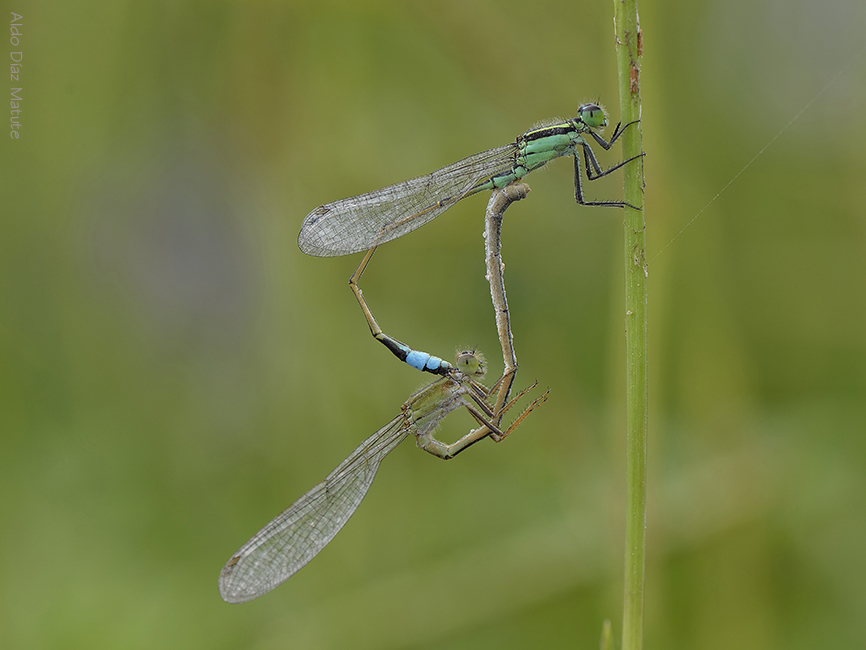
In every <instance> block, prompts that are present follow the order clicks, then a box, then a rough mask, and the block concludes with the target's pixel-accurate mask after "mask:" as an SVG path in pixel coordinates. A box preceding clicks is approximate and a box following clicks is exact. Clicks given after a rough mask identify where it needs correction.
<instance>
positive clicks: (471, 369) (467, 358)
mask: <svg viewBox="0 0 866 650" xmlns="http://www.w3.org/2000/svg"><path fill="white" fill-rule="evenodd" d="M457 369H458V370H459V371H460V372H462V373H463V374H464V375H469V376H470V377H475V378H478V379H481V378H482V377H484V375H485V374H486V373H487V359H485V358H484V355H483V354H481V353H480V352H479V351H478V350H463V351H461V352H458V353H457Z"/></svg>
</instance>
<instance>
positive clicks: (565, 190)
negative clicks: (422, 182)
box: [0, 0, 866, 650]
mask: <svg viewBox="0 0 866 650" xmlns="http://www.w3.org/2000/svg"><path fill="white" fill-rule="evenodd" d="M4 6H5V8H6V10H7V11H6V13H5V14H4V15H6V16H9V15H10V13H9V12H11V11H15V12H16V13H19V14H22V15H23V21H21V22H23V33H24V36H23V38H22V41H21V44H20V46H17V47H16V46H12V45H11V44H7V45H6V46H5V48H4V49H5V50H8V51H10V52H11V51H22V52H23V53H24V59H23V72H22V76H21V81H20V83H17V84H16V83H12V84H11V85H12V86H20V87H22V88H23V96H24V112H23V113H22V115H21V122H22V123H23V127H22V129H21V134H22V137H21V139H20V140H18V141H13V140H11V139H8V138H7V134H5V133H4V134H3V141H4V142H3V145H2V147H0V156H2V160H0V169H2V171H0V177H2V183H0V197H2V201H0V205H2V209H0V213H2V236H0V646H2V647H3V648H4V649H17V648H67V649H69V648H88V649H91V650H92V649H99V648H154V647H160V648H185V649H196V648H208V649H212V648H220V649H221V648H225V649H230V648H304V649H305V648H310V649H318V648H349V647H351V648H355V649H356V650H361V649H364V648H376V649H387V648H416V649H427V648H447V649H455V650H456V649H464V648H473V649H480V648H496V649H497V650H505V649H507V648H540V647H545V648H566V647H568V648H572V647H586V648H592V647H596V644H597V639H598V637H599V634H600V630H601V624H602V620H603V619H605V618H611V619H612V621H613V623H614V629H615V630H617V638H618V637H619V632H618V630H619V626H620V624H621V599H622V578H623V577H622V554H623V546H622V544H623V541H622V540H623V520H624V513H623V502H624V463H625V459H624V440H623V429H624V418H623V410H624V409H623V393H624V380H623V363H624V361H623V357H624V355H623V345H624V342H623V295H622V291H623V290H622V286H623V281H622V270H621V269H622V266H623V259H622V258H623V250H622V225H621V215H620V214H618V213H617V212H616V211H610V212H607V211H605V210H593V209H588V208H581V207H578V206H576V205H575V204H574V201H573V192H572V180H571V164H570V163H569V162H567V161H557V162H555V163H554V164H551V165H550V166H549V168H548V169H547V170H546V171H544V172H539V173H536V174H533V175H532V176H530V177H529V179H528V182H529V184H530V185H531V187H532V189H533V192H532V195H531V197H530V198H529V199H528V200H527V201H523V202H521V203H520V204H517V205H515V206H513V207H512V208H511V210H509V212H508V213H507V216H506V223H505V228H504V249H503V256H504V259H505V261H506V264H507V268H506V285H507V289H508V297H509V302H510V307H511V311H512V317H513V329H514V333H515V337H516V346H517V353H518V358H519V360H520V364H521V370H520V375H519V379H518V384H519V385H526V384H528V383H529V382H531V381H532V380H535V379H537V380H538V381H539V382H540V384H541V385H542V386H546V387H550V389H551V398H550V400H549V402H548V403H547V404H546V405H545V406H544V408H542V409H540V410H539V411H537V412H536V413H534V414H533V415H532V417H531V418H529V419H528V420H527V421H526V422H525V424H524V425H523V426H522V427H521V429H520V430H518V431H517V433H515V434H514V435H513V436H512V437H511V438H510V439H509V440H508V441H507V443H506V444H502V445H494V444H493V443H487V442H485V443H483V444H480V445H477V446H475V447H473V448H472V450H470V451H468V452H467V453H465V454H464V455H462V456H461V457H460V458H459V459H457V460H455V461H453V462H450V463H442V462H440V461H439V460H437V459H435V458H433V457H431V456H429V455H427V454H424V453H422V452H420V451H418V450H417V449H415V448H414V447H413V446H412V444H411V443H407V444H405V445H404V446H403V447H401V448H399V449H398V450H397V451H395V452H394V454H393V455H392V457H391V458H389V459H388V460H387V461H386V462H385V463H384V465H383V467H382V470H381V472H380V475H379V477H378V478H377V480H376V483H375V484H374V486H373V488H372V490H371V492H370V494H369V496H368V498H367V499H366V501H365V502H364V503H363V504H362V506H361V508H360V509H359V512H358V514H357V516H356V517H355V518H353V519H352V521H350V523H349V524H348V525H347V527H346V528H345V529H344V530H343V532H341V533H340V535H339V536H338V537H337V538H336V540H335V541H334V542H333V543H332V544H331V545H330V546H329V547H328V548H326V549H325V550H324V551H323V552H322V554H321V555H320V556H319V557H318V558H316V560H315V561H314V562H313V563H311V564H310V565H309V566H308V567H306V568H305V569H304V570H302V571H301V572H300V573H299V574H297V575H296V576H295V577H293V578H292V580H291V581H289V582H288V583H287V584H285V585H283V586H282V587H280V588H279V589H278V590H276V591H275V592H273V593H271V594H269V595H267V596H266V597H264V598H262V599H260V600H258V601H254V602H252V603H248V604H245V605H239V606H230V605H227V604H225V603H223V602H222V601H221V600H220V598H219V595H218V592H217V576H218V574H219V571H220V568H221V567H222V565H223V564H224V563H225V561H226V560H227V559H228V558H229V557H230V555H231V554H232V553H233V552H234V551H235V550H236V549H237V548H238V547H239V546H240V545H241V544H242V543H243V542H245V541H246V540H247V539H248V538H249V537H250V536H251V535H252V534H253V533H254V532H255V531H256V530H258V528H259V527H260V526H262V525H263V524H264V523H266V522H267V521H268V520H270V519H271V518H272V517H273V516H275V515H276V514H277V513H278V512H280V511H281V510H282V509H283V508H285V507H286V506H288V505H289V504H290V503H291V502H292V501H293V500H294V499H295V498H297V497H298V496H299V495H300V494H302V493H303V492H304V491H305V490H307V489H308V488H309V487H311V486H312V485H313V484H315V483H316V482H318V481H319V480H321V479H322V478H323V477H324V476H325V474H327V473H328V472H329V471H330V470H331V469H332V468H333V467H334V466H336V464H337V463H338V462H339V461H340V460H342V459H343V458H344V457H345V455H347V454H348V453H349V451H351V450H352V449H353V448H354V447H355V445H356V444H357V443H358V442H359V441H360V440H362V439H363V438H364V437H366V436H367V435H369V434H370V433H372V432H373V431H375V430H376V429H377V428H378V427H379V426H381V425H382V424H384V423H385V422H387V421H388V420H390V419H391V418H392V417H393V416H394V415H396V413H397V412H398V409H399V406H400V404H402V402H403V401H404V400H405V399H406V398H407V397H408V396H409V394H410V393H411V392H413V391H414V390H416V389H417V388H418V387H420V386H421V385H423V384H424V383H425V381H426V379H425V377H423V376H421V375H420V374H418V373H417V372H415V371H414V370H412V369H410V368H407V367H405V366H403V365H402V364H399V363H398V362H397V361H396V360H394V359H393V358H392V357H391V355H389V354H388V353H387V352H386V351H385V350H384V349H383V348H382V347H381V346H380V345H378V344H377V343H375V342H374V341H373V340H372V339H371V338H370V335H369V332H368V330H367V327H366V325H365V323H364V320H363V318H362V315H361V313H360V311H359V310H358V307H357V305H356V303H355V300H354V298H353V297H352V294H351V292H350V290H349V288H348V286H347V282H346V281H347V279H348V277H349V275H350V273H351V272H352V270H353V269H354V268H355V265H356V264H357V262H358V259H357V257H358V256H354V257H347V258H334V259H315V258H308V257H305V256H304V255H303V254H301V253H300V251H299V250H298V249H297V246H296V243H295V242H296V237H297V232H298V229H299V227H300V223H301V221H302V219H303V217H304V216H305V215H306V214H307V213H308V212H309V211H310V210H311V209H312V208H314V207H316V206H317V205H319V204H321V203H324V202H327V201H331V200H334V199H337V198H340V197H343V196H348V195H351V194H356V193H360V192H364V191H368V190H371V189H374V188H377V187H380V186H383V185H387V184H389V183H392V182H397V181H399V180H403V179H404V178H407V177H410V176H414V175H417V174H422V173H426V172H429V171H432V170H433V169H436V168H438V167H440V166H442V165H445V164H447V163H450V162H453V161H455V160H457V159H459V158H461V157H463V156H465V155H468V154H471V153H475V152H477V151H481V150H483V149H487V148H490V147H494V146H498V145H501V144H504V143H506V142H509V141H511V140H512V139H513V138H514V137H515V136H516V135H517V134H519V133H521V132H523V131H524V130H526V129H527V128H529V127H530V126H531V125H532V124H533V123H534V122H536V121H538V120H542V119H545V118H550V117H554V116H571V115H573V114H574V111H575V109H576V107H577V105H578V104H579V103H581V102H584V101H587V100H596V99H600V100H601V101H602V102H603V103H605V104H606V105H607V107H608V109H609V112H610V113H611V114H612V117H613V120H614V121H616V117H617V114H618V111H617V104H618V100H617V97H616V88H617V83H616V70H615V54H614V49H613V44H612V38H613V29H612V7H611V3H610V2H577V3H566V2H536V3H531V4H528V3H521V2H463V1H460V2H458V1H449V2H423V3H419V2H292V1H289V2H250V3H241V2H188V1H187V2H164V3H134V2H86V1H82V2H76V3H49V2H34V1H32V0H27V1H22V2H19V3H4ZM641 10H642V11H641V19H642V27H643V30H644V46H645V57H644V63H643V74H642V87H643V98H644V110H643V117H644V121H643V127H644V146H645V149H646V151H647V153H648V155H647V158H646V181H647V188H646V206H647V220H648V223H649V229H648V241H649V250H648V253H649V256H650V258H652V262H651V264H650V266H649V282H650V284H649V288H650V295H649V299H650V304H649V314H650V337H651V338H650V356H649V363H650V366H649V368H650V379H651V386H650V397H651V410H650V436H651V437H650V474H649V477H650V478H649V495H650V514H649V557H648V570H647V573H648V593H647V601H646V647H648V648H667V649H669V650H670V649H676V648H683V649H685V648H689V649H693V648H706V649H714V648H719V649H722V648H725V649H727V648H739V649H741V650H745V649H751V648H761V649H768V648H769V649H772V648H785V649H786V650H791V649H797V648H803V649H806V648H810V649H811V648H816V647H820V648H853V647H863V646H864V645H866V616H864V612H866V596H864V593H866V592H864V590H863V588H862V585H863V582H864V578H866V554H864V553H863V547H864V534H866V525H864V524H866V513H864V499H866V439H864V438H866V437H864V433H866V426H864V422H866V327H864V324H866V281H864V258H866V253H864V251H866V199H864V191H863V187H864V185H863V178H864V176H866V155H864V144H866V126H864V121H863V119H862V116H863V114H864V109H866V50H864V47H863V45H862V32H863V28H864V25H866V6H864V4H863V3H862V2H860V1H859V0H821V1H820V2H819V1H818V0H793V1H792V0H757V1H754V0H752V1H746V0H702V1H700V2H689V1H686V0H674V1H671V2H666V3H662V4H656V3H648V2H647V3H643V6H642V7H641ZM4 56H6V57H8V56H9V55H8V54H6V53H4ZM795 117H797V118H798V119H796V121H794V122H793V123H790V122H791V120H792V119H793V118H795ZM786 126H787V128H785V127H786ZM776 136H778V137H776ZM774 138H775V139H774ZM770 142H772V144H771V146H769V147H768V148H766V151H765V152H764V153H763V155H761V156H760V157H759V158H757V159H756V160H754V162H753V163H752V164H751V165H750V166H749V167H748V168H746V169H745V170H744V169H743V168H744V166H745V165H746V164H747V163H749V162H750V161H751V160H752V159H753V157H754V156H755V155H756V154H757V153H758V152H759V151H761V150H763V148H764V147H765V146H766V145H767V144H768V143H770ZM604 160H605V161H606V162H608V163H613V162H616V161H617V151H616V150H613V151H612V152H611V153H610V154H607V155H606V156H605V157H604ZM741 171H742V173H741V174H739V173H740V172H741ZM738 174H739V175H738ZM734 178H735V179H736V180H735V181H734V182H733V183H732V184H731V185H730V186H729V187H727V189H726V190H725V191H724V193H723V194H722V195H721V196H719V197H718V199H717V200H715V201H714V202H712V204H711V205H710V206H709V207H708V208H707V209H706V210H705V211H703V212H701V213H700V216H699V218H697V219H696V220H695V221H694V222H691V221H690V220H691V219H692V217H694V216H695V215H696V214H698V213H699V212H700V211H701V210H702V209H703V208H704V207H705V206H706V205H707V203H709V202H710V200H711V199H712V198H713V197H714V196H715V195H716V194H717V193H718V192H719V191H720V190H721V189H722V188H724V187H726V184H727V183H728V182H729V181H731V180H732V179H734ZM620 182H621V181H620V178H619V177H617V178H612V179H610V180H609V181H600V182H598V183H593V184H592V186H591V187H590V188H588V191H589V193H590V196H591V197H593V198H614V197H617V196H619V195H620V191H621V188H620ZM484 206H485V199H484V198H481V197H474V198H472V199H469V200H466V201H464V202H462V203H461V204H460V205H458V206H457V207H455V208H453V209H452V210H451V211H450V212H448V213H447V214H446V215H445V216H443V217H441V218H440V219H438V220H437V221H436V222H434V223H432V224H430V225H428V226H425V227H424V228H422V229H421V230H419V231H416V232H415V233H413V234H411V235H409V236H407V237H405V238H403V239H401V240H399V241H397V242H394V243H392V244H388V245H387V246H385V247H383V248H382V249H381V250H380V251H379V252H378V254H377V256H376V258H375V259H374V260H373V264H372V265H371V267H370V269H369V271H368V273H367V275H366V276H365V278H364V280H365V281H364V283H363V286H364V288H365V295H366V296H367V298H368V299H369V301H370V304H371V306H372V308H373V310H374V312H375V313H376V315H377V317H378V319H379V322H380V323H381V324H382V325H383V327H384V328H385V330H386V331H387V332H389V333H391V334H392V335H394V336H396V337H398V338H400V339H402V340H404V341H406V342H408V343H410V344H412V345H414V346H416V347H420V348H422V349H425V350H428V351H432V352H434V353H438V354H440V355H442V356H450V355H451V353H452V351H453V350H455V349H456V348H457V347H461V346H477V347H478V348H479V349H481V350H483V351H486V352H487V353H488V356H489V357H490V361H491V374H492V375H493V376H496V375H498V373H499V372H500V371H501V360H500V359H499V358H498V356H499V355H498V342H497V339H496V333H495V328H494V324H493V313H492V308H491V306H490V299H489V290H488V287H487V284H486V282H485V280H484V266H483V241H482V238H481V232H482V227H483V211H484ZM687 224H691V225H690V226H689V227H688V228H687V229H686V230H685V231H684V232H683V233H682V234H681V235H680V236H679V237H678V238H676V239H675V240H674V241H673V242H672V243H670V245H669V246H668V243H669V242H671V239H672V238H673V237H674V235H676V233H677V232H679V231H680V230H681V229H682V228H683V226H686V225H687ZM660 251H661V252H660ZM656 255H658V257H656ZM470 425H471V421H470V419H469V418H468V416H466V415H465V414H455V415H453V416H451V417H450V418H449V419H448V420H447V421H446V423H445V426H444V427H443V429H442V432H441V435H442V437H443V438H445V439H446V440H453V439H456V438H457V437H458V436H459V435H462V433H464V432H465V431H466V430H467V429H468V427H469V426H470Z"/></svg>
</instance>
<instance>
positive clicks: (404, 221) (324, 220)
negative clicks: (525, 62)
mask: <svg viewBox="0 0 866 650" xmlns="http://www.w3.org/2000/svg"><path fill="white" fill-rule="evenodd" d="M515 150H516V145H515V144H509V145H506V146H504V147H497V148H496V149H490V150H489V151H484V152H481V153H477V154H475V155H473V156H469V157H468V158H464V159H463V160H460V161H458V162H456V163H453V164H451V165H448V166H447V167H443V168H442V169H439V170H437V171H435V172H433V173H432V174H428V175H426V176H419V177H418V178H413V179H410V180H408V181H403V182H402V183H397V184H396V185H390V186H388V187H383V188H381V189H378V190H374V191H372V192H367V193H366V194H360V195H358V196H352V197H349V198H347V199H341V200H339V201H334V202H333V203H326V204H325V205H321V206H319V207H318V208H316V209H315V210H313V211H312V212H310V214H308V215H307V216H306V218H305V219H304V223H303V224H302V225H301V233H300V235H298V246H299V247H300V249H301V250H302V251H303V252H304V253H306V254H307V255H316V256H318V257H332V256H335V255H348V254H349V253H357V252H360V251H364V250H367V249H369V248H372V247H373V246H378V245H379V244H383V243H385V242H387V241H391V240H392V239H397V238H398V237H402V236H403V235H405V234H406V233H408V232H411V231H413V230H415V229H416V228H420V227H421V226H423V225H424V224H425V223H428V222H430V221H432V220H433V219H435V218H436V217H438V216H439V215H440V214H442V213H443V212H445V210H447V209H448V208H450V207H451V206H452V205H454V204H455V203H457V202H458V201H459V200H460V199H462V198H464V197H466V196H469V195H470V194H473V193H474V192H473V190H474V188H475V187H476V186H477V185H478V184H479V183H483V182H484V181H485V180H487V179H488V178H490V177H491V176H496V175H497V174H500V173H503V172H508V171H509V170H511V168H512V167H513V165H514V155H515ZM476 191H477V190H476Z"/></svg>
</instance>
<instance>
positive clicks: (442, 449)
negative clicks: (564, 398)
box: [418, 382, 550, 460]
mask: <svg viewBox="0 0 866 650" xmlns="http://www.w3.org/2000/svg"><path fill="white" fill-rule="evenodd" d="M536 385H537V382H536V383H535V384H533V385H532V386H529V387H528V388H525V389H523V390H522V391H520V393H519V394H518V395H517V396H516V397H515V398H514V399H512V400H511V401H510V402H509V403H508V404H507V405H506V406H505V409H504V410H503V413H504V412H505V411H507V410H508V409H510V408H511V407H512V406H513V405H514V403H515V402H517V400H519V399H520V398H521V397H522V396H523V395H525V394H526V393H527V392H528V391H530V390H532V389H533V388H535V386H536ZM549 393H550V391H549V390H548V391H545V393H544V394H542V395H540V396H539V397H537V398H535V399H534V400H533V401H532V402H531V403H530V404H529V406H527V407H526V408H525V409H524V410H523V412H522V413H521V414H520V415H519V416H518V417H517V419H515V420H514V422H512V423H511V425H510V426H509V427H508V429H507V430H506V431H502V430H501V429H499V427H498V426H497V425H495V424H493V422H491V421H490V420H489V419H488V417H487V416H486V413H487V412H491V411H490V407H489V405H484V404H483V403H482V402H477V400H475V398H474V397H473V400H475V401H476V402H477V403H478V404H480V405H483V407H484V413H482V412H480V411H478V410H477V409H475V408H474V407H473V406H472V405H470V404H465V405H464V406H465V407H466V410H467V411H469V413H470V414H471V415H472V417H473V418H475V421H476V422H478V424H480V425H481V426H480V427H479V428H477V429H473V430H472V431H470V432H469V433H467V434H466V435H465V436H463V437H462V438H460V439H459V440H457V441H456V442H453V443H451V444H450V445H449V444H445V443H444V442H441V441H439V440H437V439H436V438H435V437H433V435H432V434H428V435H425V436H424V437H423V438H419V439H418V446H419V447H420V448H421V449H423V450H424V451H426V452H427V453H429V454H433V455H434V456H437V457H439V458H441V459H443V460H450V459H452V458H454V457H455V456H456V455H457V454H459V453H460V452H461V451H463V450H464V449H467V448H469V447H471V446H472V445H474V444H475V443H476V442H478V441H479V440H483V439H484V438H486V437H487V436H490V437H491V438H492V439H493V440H495V441H496V442H500V441H502V440H504V439H505V438H506V437H507V436H508V435H509V434H510V433H511V432H512V431H514V429H516V428H517V426H518V425H519V424H520V423H521V422H523V419H524V418H525V417H526V416H527V415H529V414H530V413H531V412H532V411H534V410H535V409H536V408H537V407H539V406H540V405H541V404H543V403H544V402H545V401H547V396H548V394H549ZM470 395H471V394H470ZM499 415H500V418H501V415H502V413H500V414H499Z"/></svg>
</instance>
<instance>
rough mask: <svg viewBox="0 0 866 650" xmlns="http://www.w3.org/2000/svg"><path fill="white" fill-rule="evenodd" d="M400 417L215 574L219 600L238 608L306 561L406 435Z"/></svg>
mask: <svg viewBox="0 0 866 650" xmlns="http://www.w3.org/2000/svg"><path fill="white" fill-rule="evenodd" d="M410 431H411V426H410V425H409V424H408V423H407V422H406V420H405V418H404V417H403V416H402V415H400V416H398V417H396V418H394V419H393V420H391V422H389V423H388V424H386V425H385V426H384V427H382V428H381V429H379V430H378V431H377V432H376V433H374V434H373V435H372V436H370V437H369V438H367V439H366V440H365V441H364V442H362V443H361V444H360V445H359V446H358V448H357V449H355V451H353V452H352V453H351V454H350V455H349V457H348V458H346V460H344V461H343V462H342V463H340V464H339V465H338V466H337V468H336V469H335V470H334V471H333V472H331V473H330V474H328V476H327V478H325V480H324V481H322V482H321V483H319V484H318V485H317V486H315V487H314V488H313V489H312V490H310V491H309V492H307V493H306V494H304V495H303V496H302V497H301V498H300V499H298V500H297V501H295V502H294V503H293V504H292V505H291V506H289V508H288V509H287V510H285V511H284V512H283V513H282V514H280V515H279V516H278V517H277V518H276V519H274V520H273V521H271V522H270V523H269V524H268V525H267V526H265V527H264V528H262V529H261V530H260V531H259V532H258V533H256V534H255V536H254V537H253V538H252V539H251V540H250V541H248V542H247V543H246V544H244V545H243V546H242V547H241V549H240V550H239V551H238V552H237V553H235V554H234V555H233V556H232V558H231V559H230V560H229V561H228V562H227V563H226V565H225V566H224V567H223V570H222V571H221V572H220V579H219V587H220V595H221V596H222V597H223V600H225V601H226V602H229V603H243V602H246V601H248V600H252V599H253V598H257V597H258V596H261V595H262V594H264V593H267V592H268V591H270V590H271V589H273V588H274V587H276V586H277V585H279V584H280V583H282V582H283V581H284V580H286V579H287V578H289V576H291V575H292V574H294V573H295V572H296V571H297V570H298V569H300V568H301V567H303V566H304V565H305V564H306V563H307V562H309V561H310V560H312V559H313V558H314V557H315V556H316V555H317V554H318V552H319V551H321V550H322V549H323V548H324V547H325V546H326V545H327V544H328V542H330V541H331V540H332V539H333V538H334V535H336V534H337V533H338V532H339V531H340V529H341V528H342V527H343V525H344V524H345V523H346V522H347V521H348V520H349V517H351V516H352V513H353V512H355V509H356V508H357V507H358V505H359V504H360V503H361V500H362V499H363V498H364V495H365V494H367V490H368V489H369V488H370V484H371V483H372V482H373V478H374V477H375V476H376V470H377V469H379V464H380V463H381V462H382V459H383V458H385V456H387V455H388V454H389V453H390V452H391V451H393V450H394V448H395V447H397V445H399V444H400V443H401V442H402V441H403V440H404V439H405V438H406V436H408V435H409V433H410Z"/></svg>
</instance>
